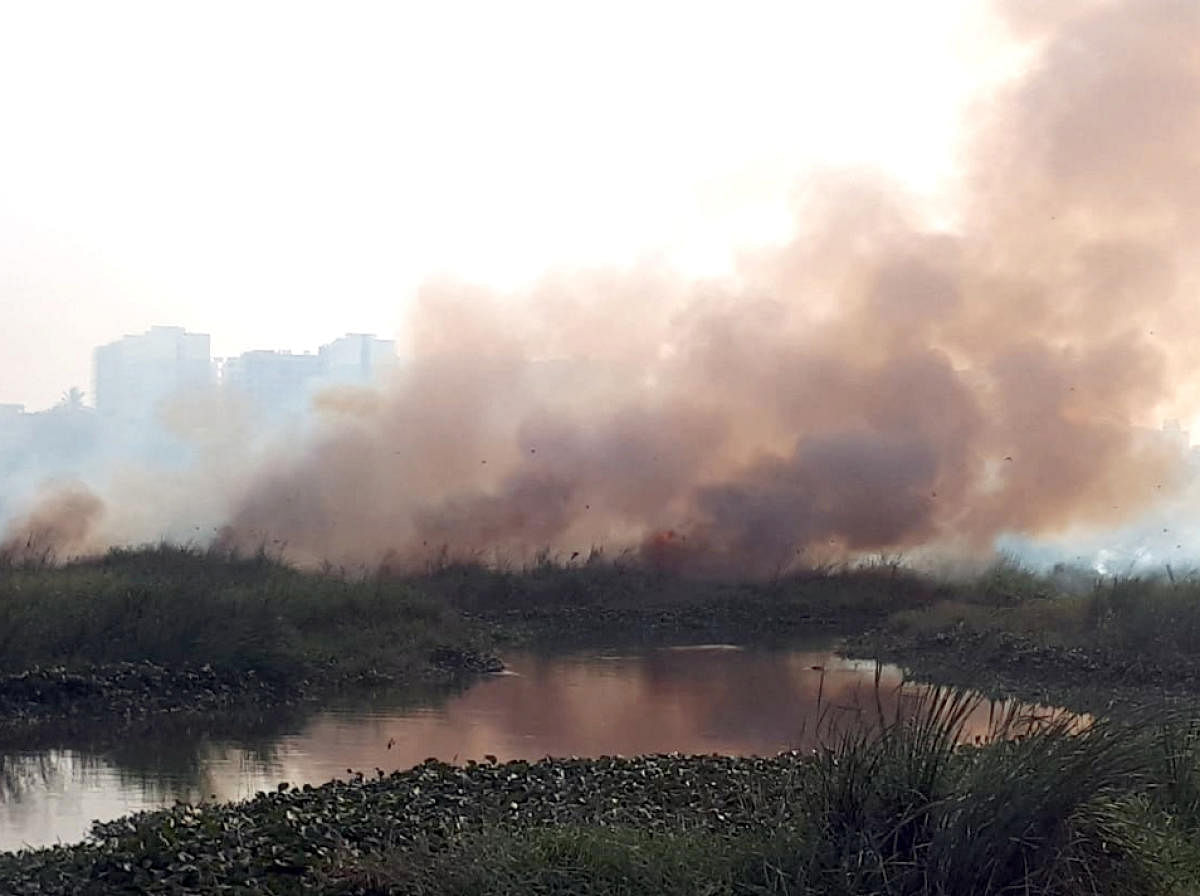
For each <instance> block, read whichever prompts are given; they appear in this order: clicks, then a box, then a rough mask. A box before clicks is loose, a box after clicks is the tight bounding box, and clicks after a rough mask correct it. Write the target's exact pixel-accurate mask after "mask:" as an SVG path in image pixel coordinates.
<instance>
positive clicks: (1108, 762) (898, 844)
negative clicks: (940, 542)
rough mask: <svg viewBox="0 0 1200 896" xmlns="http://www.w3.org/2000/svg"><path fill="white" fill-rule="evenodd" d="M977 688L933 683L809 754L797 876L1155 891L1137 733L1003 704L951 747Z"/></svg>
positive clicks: (968, 888)
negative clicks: (987, 722)
mask: <svg viewBox="0 0 1200 896" xmlns="http://www.w3.org/2000/svg"><path fill="white" fill-rule="evenodd" d="M977 701H978V698H975V697H972V696H970V695H968V694H965V693H963V692H954V691H947V690H934V691H932V692H930V693H929V694H927V695H925V696H924V697H922V698H920V699H919V700H917V705H916V706H914V707H911V708H910V710H908V711H898V712H897V715H896V717H895V718H893V719H891V720H887V721H886V722H885V724H884V725H883V727H882V728H881V729H880V730H879V731H878V733H877V734H871V733H869V732H867V731H866V730H856V731H851V732H848V733H846V734H845V735H843V736H842V737H841V738H840V739H839V740H838V741H837V742H836V743H835V744H834V745H833V746H832V747H829V748H827V749H824V750H822V751H820V752H819V753H818V754H817V755H816V756H815V757H814V760H813V770H814V785H813V790H812V793H813V796H814V797H815V813H814V814H815V817H816V819H817V825H818V831H819V836H818V837H817V839H816V847H815V849H814V850H813V853H812V858H811V864H810V866H809V868H808V869H807V873H806V875H805V878H806V880H805V882H806V883H807V884H809V885H814V886H815V885H817V882H818V881H821V880H825V881H829V880H831V879H832V880H836V881H838V882H839V883H838V885H839V886H840V887H844V889H843V890H836V891H837V892H846V893H860V892H861V893H878V894H886V896H908V894H914V896H915V894H946V896H950V894H958V893H972V894H1005V893H1014V894H1015V893H1039V894H1056V893H1062V894H1073V893H1096V894H1103V893H1112V894H1114V896H1115V894H1117V893H1121V894H1138V893H1146V894H1150V893H1159V892H1163V890H1162V887H1163V884H1164V880H1165V879H1166V871H1165V870H1164V869H1163V868H1161V867H1160V866H1159V865H1158V864H1157V862H1156V860H1155V858H1154V853H1153V850H1151V849H1149V848H1148V847H1147V844H1146V843H1145V842H1144V838H1145V831H1146V826H1145V824H1144V823H1143V822H1142V819H1141V818H1140V816H1139V812H1140V809H1139V806H1138V803H1137V800H1136V799H1135V796H1134V795H1135V794H1137V793H1138V792H1139V785H1140V784H1141V783H1143V782H1145V780H1146V775H1147V771H1146V767H1147V756H1146V752H1145V743H1144V741H1143V740H1142V739H1140V738H1137V737H1132V736H1130V733H1129V732H1128V731H1127V730H1125V729H1122V728H1119V727H1117V726H1115V725H1112V724H1110V723H1107V722H1092V723H1090V724H1088V725H1087V726H1085V727H1084V728H1083V729H1082V730H1079V731H1076V730H1075V728H1076V727H1078V726H1079V725H1080V722H1079V721H1078V720H1075V719H1072V718H1069V717H1059V718H1054V719H1044V720H1032V719H1029V718H1024V717H1021V716H1020V715H1018V714H1017V713H1016V712H1015V711H1013V712H1010V713H1008V714H1007V715H1006V716H1005V717H1004V718H1003V719H1001V720H1000V721H999V722H998V723H997V724H996V725H995V727H994V730H993V732H992V734H991V735H990V736H989V738H988V739H987V741H988V742H987V743H984V744H981V745H979V746H967V747H961V746H959V744H960V742H961V740H962V739H963V735H964V728H965V725H966V722H967V719H968V717H969V716H970V714H971V712H972V711H973V710H974V708H975V706H976V705H978V704H977ZM817 888H818V890H819V889H820V888H819V886H818V887H817Z"/></svg>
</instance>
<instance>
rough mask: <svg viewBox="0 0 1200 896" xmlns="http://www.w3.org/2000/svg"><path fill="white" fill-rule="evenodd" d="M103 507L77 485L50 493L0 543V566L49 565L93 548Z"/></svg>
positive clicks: (14, 525)
mask: <svg viewBox="0 0 1200 896" xmlns="http://www.w3.org/2000/svg"><path fill="white" fill-rule="evenodd" d="M103 514H104V503H103V502H102V501H101V500H100V499H99V498H97V497H96V496H95V495H93V494H92V493H91V492H90V491H88V490H87V489H86V488H83V487H82V486H78V485H60V486H57V487H55V488H53V489H51V490H50V492H49V493H48V494H46V495H43V496H42V499H41V500H40V501H39V502H38V504H37V506H36V507H35V508H34V509H33V510H32V511H30V512H29V513H28V514H26V515H25V516H23V517H21V518H19V519H17V520H16V521H14V522H13V523H12V524H11V525H10V526H9V527H8V529H7V530H6V532H5V535H4V538H3V540H0V565H5V564H10V563H16V564H23V565H24V564H35V565H36V564H41V563H53V562H57V561H60V560H64V559H67V558H68V557H69V556H71V555H72V554H76V553H81V552H84V551H87V550H88V549H90V548H94V547H95V545H94V544H93V543H92V542H91V534H92V531H93V529H94V528H95V525H96V523H97V521H98V520H99V519H100V517H101V516H102V515H103Z"/></svg>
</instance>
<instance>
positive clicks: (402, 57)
mask: <svg viewBox="0 0 1200 896" xmlns="http://www.w3.org/2000/svg"><path fill="white" fill-rule="evenodd" d="M1019 60H1020V55H1019V54H1018V53H1017V52H1016V51H1014V50H1013V48H1012V46H1011V45H1009V44H1006V43H1005V42H1004V40H1003V39H1002V33H1001V31H1000V28H999V26H998V25H996V24H995V23H994V22H993V21H992V20H991V19H990V18H989V17H988V16H987V15H986V14H985V12H984V10H983V8H982V7H981V6H979V5H976V4H969V3H965V2H963V0H924V2H922V3H920V4H898V3H894V2H890V0H875V2H869V0H843V2H839V3H829V2H827V0H820V2H796V0H791V2H780V3H768V2H739V3H736V4H734V3H725V4H715V3H713V4H697V3H695V2H645V0H637V2H632V0H628V2H627V0H609V2H605V3H602V4H601V3H595V4H578V3H563V2H552V0H513V2H509V3H505V4H494V3H482V2H480V3H466V2H454V0H451V2H437V3H432V2H430V3H420V4H417V3H401V2H393V3H370V2H342V3H306V2H296V0H287V2H248V0H239V2H236V3H226V2H212V0H209V2H205V3H190V4H183V3H177V2H164V0H154V2H145V3H128V2H107V3H104V4H96V3H60V2H47V0H42V2H37V3H20V2H5V0H0V129H2V132H0V402H8V401H14V402H23V403H25V404H27V405H29V406H30V407H32V408H39V407H43V406H46V405H49V404H51V403H53V402H54V401H55V400H56V399H57V397H58V396H59V394H60V393H61V392H62V391H64V390H65V389H67V388H68V387H70V386H73V385H79V386H82V387H83V388H85V389H90V356H91V349H92V347H93V346H95V345H97V344H100V343H103V342H107V341H110V340H112V339H114V338H117V337H119V336H120V335H122V334H123V333H127V332H138V331H141V330H143V329H145V328H147V327H148V326H150V325H152V324H180V325H183V326H186V327H188V328H189V329H193V330H200V331H204V332H209V333H211V334H212V336H213V350H214V353H215V354H217V355H230V354H236V353H239V352H241V351H244V350H246V349H250V348H292V349H297V350H300V349H306V348H315V347H316V346H317V345H318V344H319V343H321V342H325V341H328V340H329V339H331V338H333V337H335V336H337V335H340V334H341V333H343V332H346V331H374V332H377V333H380V334H384V335H396V336H397V337H398V338H400V340H401V345H402V346H403V339H404V335H405V334H404V317H405V307H406V304H407V303H408V302H409V301H411V297H412V295H413V293H414V291H415V289H416V287H417V286H418V285H419V284H420V283H421V282H422V281H423V280H424V279H426V278H428V277H431V276H439V275H445V274H452V275H455V276H458V277H463V278H468V279H475V280H481V281H487V282H490V283H496V284H500V285H505V286H507V285H516V284H518V283H521V282H523V281H525V280H527V279H530V278H532V277H534V276H536V275H537V274H538V273H539V272H541V271H543V270H545V269H547V268H551V267H555V266H562V265H575V264H591V263H617V264H621V263H627V262H629V261H631V260H633V259H635V258H637V257H639V256H640V255H646V254H652V255H661V256H663V257H665V258H667V259H669V260H670V261H671V262H672V263H674V264H676V265H677V266H679V267H680V268H682V269H684V270H686V271H689V272H695V273H697V274H709V273H719V272H721V271H723V270H725V269H726V268H727V266H728V264H729V260H730V254H731V251H732V250H734V249H735V248H736V247H737V246H743V245H754V244H756V243H762V242H766V241H770V240H771V239H773V238H778V237H780V236H782V235H783V234H785V233H786V232H787V229H788V220H789V219H788V214H789V212H788V208H789V195H791V193H792V191H793V190H794V189H795V184H796V183H797V178H798V177H800V176H802V175H803V173H804V172H805V171H808V170H812V169H813V168H814V166H817V165H820V164H830V163H835V164H849V165H873V166H882V167H886V168H889V169H891V170H893V171H894V172H895V173H896V174H897V176H899V177H901V178H903V179H905V180H906V181H908V182H909V183H910V184H911V185H912V186H913V188H914V189H916V190H919V191H922V192H928V193H931V194H934V193H939V192H942V191H945V190H946V189H948V187H949V185H951V184H952V179H953V175H954V165H955V157H956V152H955V151H956V140H957V137H958V134H959V122H960V119H961V117H962V115H963V113H964V111H965V110H966V109H967V107H968V103H969V102H970V101H971V100H972V99H973V98H976V99H978V98H983V99H986V89H983V90H982V91H981V88H984V87H986V85H988V84H991V83H993V82H994V81H995V79H997V78H999V77H1003V76H1005V75H1007V74H1010V73H1011V72H1012V70H1013V67H1014V66H1015V65H1017V64H1019Z"/></svg>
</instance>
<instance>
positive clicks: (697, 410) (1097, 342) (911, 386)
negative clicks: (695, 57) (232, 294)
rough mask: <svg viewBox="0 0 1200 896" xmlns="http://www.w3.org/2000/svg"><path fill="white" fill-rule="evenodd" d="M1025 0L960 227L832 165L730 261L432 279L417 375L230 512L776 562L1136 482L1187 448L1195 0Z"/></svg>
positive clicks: (357, 548)
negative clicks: (681, 267)
mask: <svg viewBox="0 0 1200 896" xmlns="http://www.w3.org/2000/svg"><path fill="white" fill-rule="evenodd" d="M1008 7H1009V9H1008V12H1009V13H1011V15H1012V17H1013V22H1014V24H1015V25H1016V26H1018V27H1019V29H1020V33H1021V34H1023V35H1025V36H1028V37H1029V38H1030V39H1032V40H1039V41H1042V42H1043V48H1042V51H1041V53H1040V55H1039V56H1038V58H1037V59H1036V61H1035V63H1034V65H1033V67H1032V68H1031V70H1030V71H1029V72H1028V73H1027V75H1026V76H1025V77H1024V78H1023V79H1022V80H1021V81H1020V82H1019V83H1017V84H1016V85H1015V86H1012V87H1011V88H1010V89H1008V90H1007V91H1006V92H1005V93H1004V94H1003V95H1001V96H998V97H995V98H993V100H992V102H991V103H990V104H988V105H987V106H986V107H983V108H981V109H979V110H977V113H976V115H977V121H976V127H975V131H974V135H973V138H972V140H971V142H970V144H969V152H970V157H969V162H968V165H967V177H966V184H967V187H966V192H965V195H964V196H962V197H961V199H962V202H961V206H960V207H961V220H960V221H958V222H957V223H956V224H955V225H954V226H953V227H952V228H943V229H942V230H935V229H932V228H930V227H929V226H928V224H927V223H925V222H924V221H923V219H922V217H921V214H920V211H921V210H920V209H919V208H914V207H912V206H911V204H909V203H908V202H907V201H906V199H905V198H904V197H903V196H902V195H900V194H899V192H898V191H896V190H894V189H891V188H889V187H888V186H887V185H883V184H879V183H869V182H864V181H863V180H862V179H853V178H838V177H836V176H831V177H826V178H824V179H821V180H817V181H815V182H813V183H811V184H810V185H809V189H808V190H807V191H806V195H805V197H804V199H803V201H802V203H801V204H800V205H799V207H798V208H797V221H798V225H797V230H796V234H795V237H794V239H793V240H792V242H791V244H790V245H788V246H787V247H786V248H784V249H783V250H781V251H778V252H773V253H767V254H765V255H760V256H757V257H755V258H753V259H751V260H749V261H747V262H746V263H745V265H744V266H743V269H742V270H741V271H740V274H739V277H738V282H737V284H736V286H731V285H721V284H708V285H705V284H699V285H695V284H682V283H679V282H677V281H675V280H673V279H672V278H671V277H670V276H669V275H667V274H665V273H664V272H661V271H657V270H652V269H651V270H643V271H634V272H632V273H627V274H622V275H615V274H590V275H586V274H585V275H577V276H562V277H552V278H549V279H547V280H546V281H545V282H543V283H541V284H540V285H539V286H538V287H537V288H535V289H534V290H532V292H531V293H530V294H529V295H525V296H519V297H509V296H496V295H492V294H490V293H488V292H486V291H483V290H479V289H474V288H467V287H463V286H461V285H458V284H453V283H443V284H437V285H431V286H429V287H428V288H426V289H425V290H424V292H423V294H422V296H421V300H420V304H419V307H418V308H417V310H416V314H415V319H414V321H413V331H414V333H415V334H416V339H415V357H416V359H417V360H416V362H415V364H414V366H413V367H412V369H411V371H410V372H409V373H408V375H407V376H406V377H405V378H404V379H403V382H401V383H400V384H399V385H398V386H397V388H396V389H395V390H394V392H392V393H390V394H389V395H388V397H386V398H385V399H383V400H382V401H380V402H378V403H374V404H372V403H363V402H360V403H358V404H353V403H351V404H350V405H349V406H347V407H346V408H345V410H344V419H343V420H342V425H340V426H339V427H338V428H336V430H334V431H332V432H330V433H329V434H328V435H327V436H326V437H325V438H323V439H321V440H320V441H319V442H318V443H317V444H316V445H314V446H312V447H311V448H310V449H308V450H306V451H304V452H303V453H301V454H299V455H297V456H294V457H291V458H290V459H287V460H284V461H281V462H280V463H279V466H278V467H277V468H276V469H274V470H273V471H272V472H271V473H270V474H269V475H267V476H265V477H264V478H263V479H262V480H261V481H260V483H259V485H258V486H257V487H256V488H254V489H253V490H252V491H251V493H250V494H248V495H246V496H245V500H244V501H243V502H242V504H241V506H240V507H239V509H238V511H237V513H236V514H235V515H234V517H233V519H232V521H231V525H230V528H229V529H228V531H227V537H229V538H231V539H234V540H240V541H243V542H250V543H253V542H255V541H257V540H261V539H262V538H263V537H265V536H268V535H269V536H270V537H272V538H280V539H283V540H284V541H286V543H287V544H288V546H289V549H290V550H292V551H295V552H297V553H298V554H299V555H301V556H309V557H327V556H336V557H352V558H360V559H363V560H371V559H373V558H378V557H380V556H383V555H384V554H385V553H386V552H389V551H391V552H398V553H399V555H400V556H401V557H411V558H418V557H420V556H421V555H422V553H423V552H428V551H429V550H431V549H435V548H440V547H441V546H443V545H444V546H447V547H448V548H449V549H450V550H451V551H455V552H463V553H469V552H484V553H485V555H486V553H487V552H491V551H495V552H497V553H498V555H499V556H501V557H503V556H505V555H508V556H513V555H522V554H523V553H524V552H527V551H529V550H531V549H533V548H537V547H539V546H543V545H545V546H549V547H551V548H553V549H557V550H561V551H564V552H565V551H569V550H583V549H586V548H587V546H589V545H592V544H603V545H609V546H611V545H614V544H618V545H619V544H630V543H634V542H637V541H639V540H642V539H649V541H648V542H647V544H648V545H649V549H650V550H651V551H653V552H655V553H656V555H660V556H666V555H667V554H670V555H671V556H673V557H675V558H683V559H685V560H687V561H690V562H695V563H701V564H705V565H717V566H723V567H733V568H737V569H741V570H747V571H751V572H756V571H757V572H762V571H766V570H770V569H772V568H778V567H779V566H780V565H781V564H786V563H787V562H788V561H789V559H790V558H792V557H794V556H795V554H796V552H797V551H804V550H806V549H811V548H813V547H814V546H820V545H827V544H833V545H835V546H837V547H839V548H842V549H846V550H850V551H855V550H870V549H896V548H905V547H911V546H914V545H925V544H956V543H957V544H965V545H974V546H983V545H986V544H988V543H989V542H990V540H991V539H993V538H994V537H995V536H996V535H997V534H998V533H1001V532H1004V531H1012V532H1023V533H1041V532H1051V531H1056V530H1059V529H1062V528H1064V527H1067V526H1070V525H1078V524H1081V523H1086V524H1095V525H1103V524H1107V523H1113V522H1116V521H1118V520H1120V519H1122V518H1124V517H1126V516H1128V515H1129V514H1130V513H1132V512H1135V511H1136V510H1138V509H1139V508H1144V507H1145V506H1146V505H1147V504H1148V502H1150V501H1152V500H1153V499H1154V498H1155V497H1156V496H1159V495H1161V494H1162V493H1163V492H1162V489H1164V488H1168V489H1169V488H1170V486H1171V485H1172V484H1173V482H1174V478H1173V477H1175V476H1176V475H1177V473H1178V470H1177V469H1176V465H1177V463H1178V460H1179V458H1178V457H1177V455H1175V454H1173V453H1172V452H1171V451H1169V450H1168V448H1167V446H1166V445H1165V443H1164V440H1162V439H1159V438H1156V435H1155V433H1154V432H1153V431H1152V430H1151V429H1150V428H1148V427H1145V426H1144V424H1146V423H1148V422H1149V423H1153V422H1156V421H1158V420H1161V418H1162V415H1163V414H1165V413H1168V412H1170V411H1172V410H1175V409H1177V408H1179V407H1191V406H1193V405H1194V398H1195V393H1194V390H1195V385H1196V384H1195V378H1194V377H1192V376H1191V375H1190V374H1191V372H1190V370H1189V369H1188V362H1189V359H1190V358H1191V357H1195V356H1196V355H1195V350H1196V348H1197V347H1198V346H1197V333H1198V332H1200V331H1198V330H1197V328H1196V327H1195V326H1194V325H1193V324H1192V319H1191V314H1190V313H1189V312H1190V311H1191V307H1192V301H1193V299H1192V297H1193V296H1194V295H1196V292H1195V287H1196V263H1195V261H1194V259H1193V255H1194V250H1195V249H1196V247H1197V241H1196V237H1197V235H1198V233H1200V232H1198V231H1197V224H1198V223H1200V53H1198V52H1197V47H1200V27H1198V26H1200V7H1198V6H1196V5H1195V4H1194V3H1191V2H1149V3H1148V2H1144V0H1137V2H1125V3H1108V4H1082V5H1081V4H1040V3H1038V4H1031V3H1010V4H1008ZM881 76H882V73H881ZM631 213H633V212H631ZM668 548H669V549H668Z"/></svg>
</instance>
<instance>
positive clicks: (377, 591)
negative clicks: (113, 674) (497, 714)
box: [0, 545, 477, 680]
mask: <svg viewBox="0 0 1200 896" xmlns="http://www.w3.org/2000/svg"><path fill="white" fill-rule="evenodd" d="M476 640H477V636H476V635H475V633H474V631H473V629H472V628H471V627H470V626H468V625H467V624H466V623H465V622H464V621H463V620H462V619H461V618H460V617H459V614H457V613H456V612H455V611H454V610H453V609H452V608H450V607H448V606H447V605H446V604H445V602H444V601H440V600H438V599H436V598H432V597H430V596H428V595H426V594H425V593H423V592H422V591H420V590H419V589H417V588H415V587H414V586H413V585H411V584H409V583H406V582H401V581H391V580H387V579H383V578H365V577H364V578H359V579H350V578H345V577H341V576H335V575H327V574H319V573H310V572H302V571H299V570H297V569H293V568H291V567H288V566H286V565H284V564H282V563H279V562H277V561H275V560H273V559H272V558H270V557H268V556H266V555H265V554H261V553H260V554H257V555H253V556H249V557H242V556H238V555H236V554H227V553H217V552H207V551H200V550H195V549H189V548H181V547H172V546H167V545H162V546H158V547H154V548H143V549H137V550H114V551H110V552H109V553H108V554H106V555H104V556H103V557H100V558H96V559H91V560H84V561H79V562H74V563H69V564H66V565H64V566H58V567H42V568H36V569H30V568H20V567H12V568H8V569H5V570H0V671H4V672H20V671H23V670H25V669H28V668H32V667H34V666H39V665H40V666H43V667H45V666H52V665H65V666H68V667H86V666H89V665H93V664H100V663H111V662H122V661H134V662H139V661H145V660H148V661H151V662H154V663H157V664H160V665H164V666H168V667H179V666H197V667H198V666H202V665H205V664H209V665H211V666H213V667H214V668H221V669H223V670H229V671H234V672H246V671H250V670H253V671H254V672H255V673H256V674H258V675H262V676H266V677H269V678H272V679H277V680H285V679H289V678H295V677H298V676H299V677H303V676H309V675H314V676H318V675H319V676H324V677H334V678H336V677H345V676H351V677H352V676H354V675H356V674H360V673H363V672H366V671H368V670H376V671H378V672H381V673H403V672H405V671H411V670H412V669H413V668H415V667H416V666H419V665H420V664H421V663H423V662H425V660H426V659H427V656H428V654H429V652H430V650H432V649H433V648H434V647H436V646H438V645H451V646H460V645H469V644H473V643H475V641H476Z"/></svg>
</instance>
